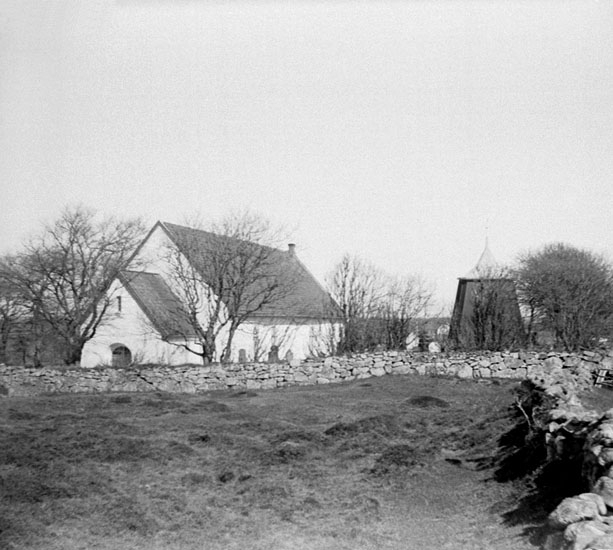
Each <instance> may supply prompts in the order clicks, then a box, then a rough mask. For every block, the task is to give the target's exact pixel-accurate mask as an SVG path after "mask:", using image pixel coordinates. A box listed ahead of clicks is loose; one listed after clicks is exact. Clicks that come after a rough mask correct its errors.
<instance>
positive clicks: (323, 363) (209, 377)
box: [0, 351, 613, 395]
mask: <svg viewBox="0 0 613 550" xmlns="http://www.w3.org/2000/svg"><path fill="white" fill-rule="evenodd" d="M600 365H605V366H609V365H611V366H613V357H609V356H608V355H606V354H603V353H596V352H587V351H586V352H583V353H582V354H567V353H548V354H547V353H545V354H543V353H540V354H539V353H532V352H513V353H461V354H460V353H459V354H448V355H443V354H437V355H433V354H422V353H401V352H393V351H392V352H381V353H370V354H357V355H354V356H351V357H328V358H326V359H316V360H307V361H304V362H291V363H279V364H267V363H247V364H229V365H212V366H210V367H202V366H196V365H185V366H179V367H165V366H143V367H133V368H129V369H116V368H95V369H82V368H50V367H47V368H39V369H36V368H26V367H13V366H4V365H0V393H2V394H4V395H36V394H41V393H69V392H89V393H93V392H111V391H114V392H141V391H144V392H146V391H165V392H177V393H200V392H205V391H208V390H216V389H228V388H248V389H260V388H262V389H267V388H277V387H283V386H290V385H300V384H329V383H335V382H344V381H349V380H355V379H363V378H369V377H372V376H384V375H386V374H420V375H430V376H457V377H460V378H467V379H471V378H492V377H493V378H516V379H525V378H532V379H534V380H537V381H538V380H545V379H546V378H547V377H548V376H549V377H550V378H551V373H558V374H559V376H558V377H557V378H556V380H558V382H557V383H556V384H549V386H550V387H549V390H548V391H552V392H554V393H556V394H560V395H564V394H565V393H566V392H567V391H568V389H569V388H570V387H571V386H572V384H574V383H575V381H577V380H583V381H589V383H590V384H591V383H592V379H593V372H594V371H595V370H596V369H597V368H598V367H599V366H600ZM554 378H555V377H554Z"/></svg>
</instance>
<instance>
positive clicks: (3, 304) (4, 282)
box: [0, 256, 28, 363]
mask: <svg viewBox="0 0 613 550" xmlns="http://www.w3.org/2000/svg"><path fill="white" fill-rule="evenodd" d="M11 264H12V259H11V258H10V257H9V256H5V257H3V258H1V259H0V363H6V362H7V348H8V344H9V341H10V340H11V338H12V337H13V336H14V334H15V331H16V330H17V329H18V328H19V326H20V325H21V324H22V323H23V322H24V320H25V319H26V317H27V314H28V308H27V304H26V302H25V300H24V297H23V295H22V294H21V293H20V291H19V288H18V287H17V286H16V285H15V284H14V282H13V281H12V280H11V278H10V277H9V276H8V275H9V270H10V265H11Z"/></svg>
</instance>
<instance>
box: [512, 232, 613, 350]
mask: <svg viewBox="0 0 613 550" xmlns="http://www.w3.org/2000/svg"><path fill="white" fill-rule="evenodd" d="M516 278H517V282H518V291H519V295H520V300H521V302H522V305H523V306H524V307H525V309H526V311H528V312H529V315H528V326H529V332H530V336H531V338H532V339H534V335H535V334H536V333H537V332H539V331H547V332H549V333H550V334H551V335H552V336H553V339H554V345H555V346H556V347H558V348H562V349H565V350H567V351H574V350H578V349H582V348H590V347H593V346H594V345H597V344H598V343H599V341H600V339H601V338H606V337H610V336H611V326H612V322H613V269H612V267H611V264H610V262H609V261H608V260H607V259H605V258H604V257H603V256H601V255H598V254H596V253H594V252H591V251H589V250H585V249H581V248H577V247H574V246H571V245H568V244H563V243H554V244H548V245H546V246H544V247H542V248H541V249H539V250H537V251H534V252H526V253H524V254H522V255H521V256H520V258H519V266H518V268H517V272H516Z"/></svg>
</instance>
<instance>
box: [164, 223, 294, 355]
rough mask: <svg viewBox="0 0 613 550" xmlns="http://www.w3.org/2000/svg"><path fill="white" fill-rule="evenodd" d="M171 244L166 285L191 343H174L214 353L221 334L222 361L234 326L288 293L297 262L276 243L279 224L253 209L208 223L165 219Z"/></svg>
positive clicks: (197, 351)
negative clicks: (185, 224) (195, 226)
mask: <svg viewBox="0 0 613 550" xmlns="http://www.w3.org/2000/svg"><path fill="white" fill-rule="evenodd" d="M165 227H166V228H167V229H168V230H169V231H170V234H171V241H172V244H171V245H170V246H169V249H168V251H167V254H166V263H167V266H168V275H169V277H170V280H171V286H172V288H173V290H174V291H175V293H176V294H177V296H178V298H179V301H180V304H181V309H182V312H181V313H180V315H182V316H183V318H185V317H187V319H188V320H189V326H190V327H191V329H192V332H193V334H194V335H195V340H196V342H195V343H196V345H194V344H191V343H189V341H185V342H182V343H180V344H178V345H181V346H183V347H185V348H186V349H187V350H188V351H190V352H192V353H194V354H196V355H199V356H201V357H202V359H203V362H204V363H208V362H211V361H213V360H214V359H215V356H216V352H217V348H218V345H219V344H220V337H221V336H222V334H223V335H224V336H226V338H225V342H223V344H222V345H223V351H222V354H221V360H222V361H229V360H230V356H231V350H232V342H233V339H234V335H235V334H236V331H237V329H238V328H239V327H240V326H241V325H242V324H243V323H245V321H247V320H248V319H249V318H251V317H253V316H254V315H256V314H266V313H267V311H268V310H269V308H270V307H274V306H275V304H278V303H280V302H281V301H285V302H287V301H288V300H290V299H291V296H292V293H293V290H294V286H295V282H296V280H297V276H298V271H299V270H300V269H301V266H300V265H299V264H298V262H297V261H296V260H295V258H293V257H292V255H291V254H289V253H288V252H285V251H281V250H279V249H278V248H276V247H275V245H277V244H278V243H279V242H280V239H279V236H280V234H281V230H278V229H275V228H273V227H272V225H271V224H270V222H269V221H267V220H266V219H264V218H262V217H261V216H259V215H257V214H253V213H250V212H243V213H237V214H232V215H230V216H228V217H226V218H224V219H223V220H222V221H221V222H219V223H214V224H211V225H210V226H209V227H208V228H207V229H208V231H205V230H202V229H192V228H187V227H183V226H176V225H173V224H165Z"/></svg>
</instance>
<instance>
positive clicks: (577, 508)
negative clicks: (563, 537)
mask: <svg viewBox="0 0 613 550" xmlns="http://www.w3.org/2000/svg"><path fill="white" fill-rule="evenodd" d="M603 502H604V501H603ZM599 518H600V506H599V504H598V503H597V502H594V501H593V500H586V499H583V498H581V497H580V496H576V497H569V498H565V499H564V500H563V501H562V502H561V503H560V504H559V505H558V507H557V508H556V509H555V510H554V511H553V512H551V514H549V518H548V522H549V525H551V526H552V527H554V528H557V529H566V527H568V526H569V525H570V524H571V523H577V522H578V521H584V520H590V519H599Z"/></svg>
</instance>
